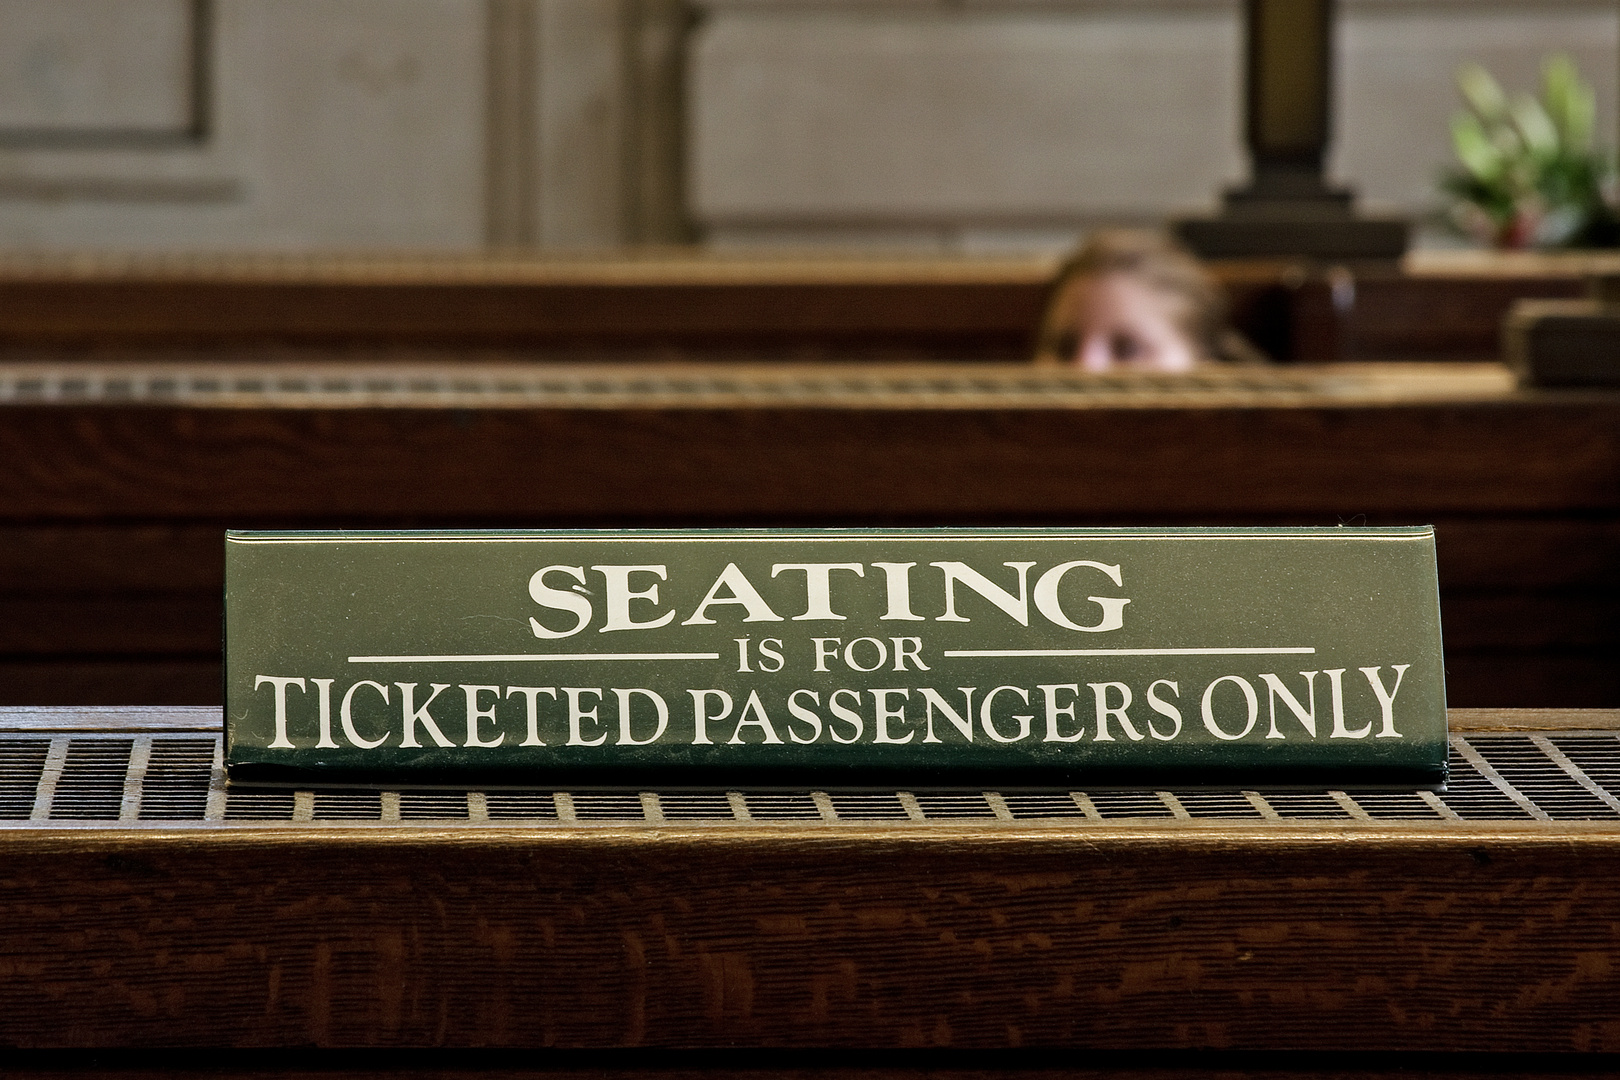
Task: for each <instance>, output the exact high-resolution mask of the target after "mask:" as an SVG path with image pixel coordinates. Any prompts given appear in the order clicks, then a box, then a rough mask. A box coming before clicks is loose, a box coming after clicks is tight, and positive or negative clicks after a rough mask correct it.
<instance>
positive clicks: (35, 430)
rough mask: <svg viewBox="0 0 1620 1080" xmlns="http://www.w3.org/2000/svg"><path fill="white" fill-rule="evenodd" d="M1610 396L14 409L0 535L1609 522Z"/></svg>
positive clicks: (2, 477) (7, 433)
mask: <svg viewBox="0 0 1620 1080" xmlns="http://www.w3.org/2000/svg"><path fill="white" fill-rule="evenodd" d="M1617 419H1620V398H1614V397H1601V396H1589V397H1580V396H1569V397H1553V396H1549V397H1544V398H1541V397H1529V396H1527V397H1526V398H1524V399H1523V400H1512V401H1503V402H1495V403H1490V402H1473V403H1463V404H1447V403H1428V404H1418V405H1410V406H1403V405H1395V406H1387V407H1380V406H1374V407H1345V408H1301V409H1259V408H1256V409H1209V410H1199V409H1167V410H1153V409H1132V410H1121V411H1111V410H1095V411H1087V412H1075V411H1070V410H1042V409H1020V410H996V409H970V410H930V411H921V410H887V409H772V408H752V409H729V410H705V409H687V410H656V409H625V410H614V409H580V410H533V411H529V410H516V409H502V410H472V409H464V410H453V411H435V410H422V409H409V410H406V409H398V410H372V409H361V410H320V409H308V410H302V409H301V410H291V409H286V410H277V409H264V410H255V409H187V408H163V407H142V408H123V409H121V408H110V407H77V406H54V407H40V408H34V407H15V408H13V409H10V410H8V413H7V417H6V420H7V422H6V424H5V425H4V426H3V427H0V461H3V462H4V463H5V466H6V467H5V468H4V469H3V470H0V520H6V519H9V520H10V521H13V522H23V521H30V520H35V521H37V520H39V519H49V520H51V521H53V522H56V523H62V522H68V521H75V520H77V521H82V522H85V523H92V522H101V521H105V520H107V519H109V518H124V519H126V520H127V519H131V518H137V519H140V518H144V519H149V520H150V519H157V520H159V521H175V522H177V523H178V522H184V521H186V520H187V519H192V520H194V519H195V518H196V517H198V516H200V515H204V514H206V515H207V516H209V517H212V518H215V519H224V520H236V521H243V520H251V519H255V518H260V519H262V518H269V517H274V518H276V519H279V520H288V521H292V520H304V521H316V520H325V521H331V522H333V523H342V522H346V521H349V522H355V521H362V520H366V519H375V518H379V517H390V518H396V519H401V518H412V517H433V518H439V519H448V518H458V517H460V518H470V517H479V518H485V519H489V518H507V519H527V520H536V519H540V520H550V521H558V522H561V521H586V520H590V521H603V522H605V521H609V520H621V521H622V520H634V519H636V518H638V517H639V518H641V519H642V520H662V521H666V522H668V521H673V520H678V519H682V518H685V519H691V520H693V521H714V520H745V519H746V520H761V519H770V520H784V521H785V520H823V521H825V520H834V519H838V518H844V519H846V520H857V519H860V520H873V519H875V518H883V519H887V520H902V519H908V520H926V519H932V520H950V521H953V522H961V523H966V522H967V521H972V520H985V519H990V518H1000V519H1003V520H1005V519H1007V518H1009V517H1022V518H1033V517H1042V516H1044V517H1045V518H1047V519H1049V520H1050V519H1056V518H1073V517H1075V516H1079V515H1085V516H1088V517H1093V518H1095V517H1098V516H1102V515H1133V514H1134V515H1160V514H1173V515H1180V516H1183V517H1186V516H1195V515H1207V516H1220V517H1223V518H1231V517H1233V516H1238V515H1243V516H1247V515H1255V514H1262V515H1279V514H1291V515H1311V516H1316V517H1318V518H1322V517H1326V518H1329V519H1332V518H1334V517H1335V516H1343V517H1346V518H1348V517H1351V516H1354V515H1356V514H1368V515H1374V514H1377V515H1391V514H1403V515H1413V514H1417V515H1423V516H1426V517H1427V516H1436V515H1446V514H1461V513H1480V512H1491V513H1494V514H1504V513H1514V514H1521V515H1522V514H1538V513H1565V514H1568V513H1571V512H1590V511H1607V510H1611V509H1613V508H1614V507H1615V504H1616V502H1617V498H1620V488H1617V485H1616V478H1617V477H1620V424H1617V423H1616V420H1617Z"/></svg>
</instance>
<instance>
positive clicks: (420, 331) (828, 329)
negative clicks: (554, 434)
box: [0, 252, 1589, 363]
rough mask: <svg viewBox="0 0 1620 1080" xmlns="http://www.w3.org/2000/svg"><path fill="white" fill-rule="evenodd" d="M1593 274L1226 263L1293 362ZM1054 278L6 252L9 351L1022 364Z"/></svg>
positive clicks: (701, 263)
mask: <svg viewBox="0 0 1620 1080" xmlns="http://www.w3.org/2000/svg"><path fill="white" fill-rule="evenodd" d="M1430 261H1431V263H1432V262H1433V260H1430ZM1584 269H1589V268H1588V267H1585V266H1584V265H1583V264H1580V263H1578V262H1559V261H1557V260H1552V261H1544V262H1541V263H1536V264H1530V263H1521V264H1518V265H1513V264H1510V263H1503V262H1501V261H1500V260H1497V261H1496V262H1494V263H1493V262H1487V263H1486V264H1477V263H1469V262H1467V261H1462V262H1458V261H1455V260H1454V261H1453V263H1452V264H1450V265H1430V266H1428V267H1427V268H1422V272H1420V273H1411V272H1406V273H1398V272H1392V271H1388V270H1385V271H1368V270H1366V269H1365V268H1363V269H1361V270H1360V271H1359V272H1357V273H1354V274H1352V273H1350V271H1347V270H1345V269H1344V268H1337V269H1332V270H1327V269H1324V268H1322V267H1317V266H1311V265H1307V264H1299V263H1294V262H1288V261H1275V260H1273V261H1233V262H1222V263H1215V264H1212V265H1211V271H1212V273H1213V275H1214V277H1215V278H1216V279H1217V281H1218V282H1219V283H1220V284H1221V285H1222V287H1223V288H1224V290H1225V292H1226V295H1227V298H1228V300H1229V302H1230V306H1231V309H1232V315H1233V320H1234V322H1235V324H1236V326H1237V327H1238V329H1240V330H1242V331H1243V332H1244V333H1245V334H1247V335H1248V336H1249V337H1250V338H1251V339H1252V340H1254V341H1255V342H1256V343H1257V344H1259V345H1260V346H1261V348H1262V349H1263V350H1265V351H1266V352H1267V353H1268V354H1269V355H1271V356H1272V357H1273V358H1274V359H1278V360H1283V361H1294V360H1306V361H1317V360H1355V359H1374V360H1382V359H1408V360H1409V359H1432V360H1462V359H1482V358H1490V357H1494V356H1496V355H1497V354H1498V344H1497V334H1498V327H1499V325H1500V323H1501V320H1502V317H1503V315H1504V314H1505V313H1506V311H1507V308H1508V307H1509V306H1510V305H1511V303H1512V301H1513V300H1515V299H1517V298H1521V297H1568V296H1576V295H1579V294H1580V293H1581V290H1582V288H1583V285H1582V278H1583V270H1584ZM1055 270H1056V261H1055V260H1052V259H1044V258H1036V259H1008V258H971V257H957V258H945V259H939V258H912V259H903V258H901V259H870V258H869V259H838V258H798V259H785V258H776V259H772V258H768V257H766V258H749V257H716V256H713V255H707V256H705V255H701V254H685V255H683V254H681V253H676V252H672V253H669V254H667V255H665V256H662V257H656V258H646V257H632V258H624V259H610V260H582V259H563V260H552V261H535V260H523V259H500V258H471V259H468V258H461V259H457V258H409V257H404V258H401V257H341V256H314V257H311V256H281V257H276V256H263V255H259V256H254V255H243V256H230V255H216V256H189V257H176V256H139V255H128V256H116V255H109V256H100V257H96V256H61V257H53V256H27V257H21V258H18V257H10V258H0V349H13V350H29V349H69V350H83V349H92V350H98V351H101V352H103V353H107V352H111V353H117V352H121V351H129V350H142V349H173V348H207V349H217V348H221V347H228V346H238V347H239V346H270V347H290V348H308V347H312V346H343V347H377V346H412V347H422V348H436V349H445V350H455V351H463V352H464V351H466V350H476V349H517V350H540V351H557V350H563V351H568V350H583V351H586V352H596V353H606V354H611V353H614V352H622V351H629V352H633V353H636V354H639V355H641V356H642V357H643V358H645V357H646V356H647V355H648V354H656V353H660V352H664V353H670V354H672V355H675V356H684V357H686V358H692V357H693V356H694V355H695V354H698V353H706V354H709V355H711V356H715V355H724V354H728V353H730V354H735V355H737V356H739V357H740V356H743V355H747V354H749V353H754V354H759V353H764V354H767V355H771V356H776V357H779V358H785V357H793V356H799V357H804V356H819V357H821V358H824V359H837V358H840V357H843V358H848V359H860V358H873V357H890V358H894V357H901V356H905V357H910V358H912V359H929V360H947V359H959V360H963V359H981V360H983V359H1023V358H1026V357H1027V356H1029V355H1030V354H1031V352H1032V348H1033V342H1034V333H1035V327H1036V324H1037V323H1038V321H1039V319H1040V315H1041V311H1042V309H1043V306H1044V304H1045V301H1046V296H1047V293H1048V291H1049V288H1050V282H1051V279H1052V276H1053V274H1054V272H1055ZM1346 275H1349V276H1348V277H1347V276H1346ZM1346 281H1349V282H1352V283H1353V288H1351V289H1350V290H1349V291H1348V292H1347V291H1346V290H1345V288H1344V283H1345V282H1346ZM444 360H445V361H446V362H451V363H453V362H456V361H457V357H456V356H455V354H454V352H451V353H447V354H446V356H445V357H444Z"/></svg>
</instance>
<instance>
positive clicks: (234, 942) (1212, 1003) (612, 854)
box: [0, 709, 1620, 1067]
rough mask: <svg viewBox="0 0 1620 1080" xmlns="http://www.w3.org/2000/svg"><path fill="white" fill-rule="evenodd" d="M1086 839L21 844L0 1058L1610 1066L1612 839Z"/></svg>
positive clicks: (1451, 833) (689, 830) (1312, 826)
mask: <svg viewBox="0 0 1620 1080" xmlns="http://www.w3.org/2000/svg"><path fill="white" fill-rule="evenodd" d="M22 712H24V711H20V710H11V711H8V713H7V714H6V717H4V718H0V719H5V718H10V719H13V720H17V721H26V720H28V719H29V716H28V715H19V713H22ZM29 712H31V713H32V719H33V720H34V721H36V724H35V726H34V727H32V728H27V729H26V730H31V731H62V730H66V731H68V732H70V733H72V734H71V735H70V736H69V737H72V738H79V737H80V735H79V734H78V733H79V732H84V731H86V728H85V727H84V725H86V724H89V723H93V721H94V719H95V716H96V715H97V714H99V713H100V712H101V711H100V710H97V711H96V713H90V712H87V711H84V710H79V711H78V712H77V713H76V715H74V716H73V717H71V718H68V717H61V718H59V719H61V720H63V721H64V722H69V723H71V724H72V725H76V726H72V727H68V728H51V727H49V726H43V721H44V720H45V719H47V718H46V717H45V716H44V714H41V713H39V712H37V711H29ZM102 715H104V716H105V717H106V718H107V719H108V720H111V719H112V718H113V717H114V716H116V715H120V714H118V713H117V711H116V710H115V711H110V712H108V713H105V714H102ZM121 715H122V716H123V718H124V723H125V726H124V727H123V728H122V729H119V730H121V731H122V732H133V731H136V730H140V729H139V728H138V727H137V726H136V725H137V724H138V723H139V722H142V721H143V720H144V722H145V723H146V725H147V726H146V728H145V730H148V731H152V730H153V727H154V724H153V720H154V718H155V717H156V715H157V714H151V713H148V714H145V716H144V718H143V717H142V716H141V715H140V714H137V713H131V712H124V713H122V714H121ZM210 715H212V716H217V715H218V714H217V711H213V710H200V709H199V710H172V711H170V715H169V720H170V722H172V723H173V724H174V726H173V727H171V728H170V729H169V732H170V735H169V736H168V737H175V738H184V737H187V733H188V732H195V731H197V730H198V725H199V724H200V722H202V721H204V720H205V719H206V718H207V717H208V716H210ZM1455 719H1456V720H1457V721H1458V726H1459V728H1460V729H1462V730H1464V731H1479V732H1481V733H1482V734H1481V736H1480V741H1481V742H1484V741H1486V740H1487V739H1488V738H1490V737H1491V736H1489V735H1488V734H1485V733H1488V732H1490V731H1511V730H1526V729H1529V730H1542V731H1552V732H1567V731H1572V730H1578V731H1593V730H1600V731H1613V730H1617V729H1620V717H1617V716H1616V715H1615V713H1614V712H1613V711H1612V710H1605V711H1602V712H1591V711H1587V712H1579V713H1574V714H1570V713H1565V712H1556V713H1550V712H1541V711H1534V710H1532V711H1528V712H1523V713H1518V712H1501V711H1488V710H1469V711H1466V712H1463V713H1462V715H1459V716H1457V717H1456V718H1455ZM188 725H189V726H188ZM110 726H111V725H108V726H107V727H103V728H101V729H100V730H103V731H107V730H109V728H110ZM12 730H17V729H16V727H13V729H12ZM159 733H161V732H159ZM159 733H155V734H154V737H156V735H157V734H159ZM53 737H55V736H53ZM1496 737H1497V738H1501V737H1502V736H1496ZM1553 738H1555V739H1557V738H1562V736H1557V735H1555V736H1553ZM1096 824H1097V823H1095V822H1083V821H1082V822H1051V823H1035V822H1027V821H1002V822H996V823H992V824H990V825H989V826H988V827H987V826H985V825H981V824H976V823H956V822H951V821H927V822H915V823H878V822H862V823H847V824H846V823H841V822H825V823H824V822H811V823H771V822H759V821H756V822H753V823H748V824H743V823H735V824H704V825H701V826H699V825H683V824H668V823H666V824H661V825H660V824H654V823H641V824H638V825H634V826H626V825H614V824H609V823H598V824H593V825H591V826H590V827H588V828H581V827H577V826H572V827H569V828H566V829H562V828H552V829H535V828H515V827H507V826H503V825H501V824H499V823H483V824H479V825H477V826H475V827H466V828H449V829H446V828H425V827H410V826H406V825H402V824H386V823H384V824H377V825H373V826H369V827H365V828H359V827H353V826H351V825H350V824H349V823H336V822H334V823H329V824H328V825H326V826H321V827H311V825H310V824H309V823H303V824H300V825H294V826H292V827H287V826H254V825H251V824H240V825H238V826H236V827H233V828H229V829H218V828H174V827H165V826H164V825H163V824H162V823H161V822H154V823H144V822H134V823H129V824H119V823H112V822H105V823H95V822H85V823H83V824H82V825H80V826H79V827H76V828H71V829H69V828H60V827H55V826H53V825H52V824H50V823H48V822H47V823H42V824H39V825H36V826H35V827H31V828H26V829H19V830H16V831H10V832H7V833H5V834H4V835H0V855H3V858H0V1045H10V1046H13V1047H22V1048H51V1047H115V1046H117V1047H204V1048H207V1047H214V1048H227V1047H235V1048H243V1047H355V1048H361V1047H430V1046H434V1047H507V1048H524V1047H527V1048H531V1050H530V1053H532V1055H533V1057H532V1059H531V1060H532V1062H533V1064H534V1065H535V1066H536V1067H544V1066H545V1065H546V1064H547V1062H549V1061H551V1060H553V1057H552V1055H554V1054H555V1051H556V1050H557V1049H558V1048H568V1047H579V1048H627V1047H655V1048H657V1047H662V1048H674V1049H680V1048H687V1049H696V1050H715V1049H723V1048H724V1049H736V1048H746V1047H756V1048H764V1047H778V1048H780V1047H805V1048H817V1047H820V1048H844V1049H854V1050H860V1049H873V1050H880V1049H898V1048H906V1047H926V1046H933V1047H953V1048H983V1049H990V1050H993V1049H997V1048H1005V1049H1011V1048H1025V1049H1028V1048H1042V1047H1045V1048H1059V1049H1062V1048H1067V1049H1069V1050H1087V1051H1134V1050H1152V1051H1163V1050H1167V1049H1200V1048H1203V1049H1218V1050H1229V1051H1255V1052H1264V1051H1311V1052H1340V1051H1352V1050H1356V1051H1380V1052H1390V1053H1404V1052H1414V1051H1419V1052H1457V1051H1496V1052H1500V1051H1523V1052H1529V1051H1537V1052H1546V1051H1573V1052H1588V1053H1589V1052H1596V1051H1614V1050H1616V1049H1620V1014H1617V1013H1616V1011H1615V1008H1614V1003H1615V1002H1616V1001H1620V821H1617V820H1611V821H1609V822H1599V821H1523V822H1518V821H1505V820H1498V821H1472V822H1455V821H1454V822H1445V821H1437V822H1433V823H1423V822H1415V821H1404V820H1402V821H1386V822H1379V823H1358V822H1337V823H1334V822H1323V821H1310V822H1304V821H1295V822H1286V821H1266V822H1255V823H1253V824H1248V823H1244V822H1238V821H1213V820H1212V821H1197V820H1178V821H1165V822H1162V823H1161V822H1147V821H1117V822H1107V823H1104V824H1106V826H1107V827H1105V828H1098V827H1096Z"/></svg>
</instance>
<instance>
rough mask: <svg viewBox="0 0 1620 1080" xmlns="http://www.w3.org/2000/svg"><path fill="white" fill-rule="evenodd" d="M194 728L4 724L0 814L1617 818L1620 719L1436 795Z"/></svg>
mask: <svg viewBox="0 0 1620 1080" xmlns="http://www.w3.org/2000/svg"><path fill="white" fill-rule="evenodd" d="M222 763H223V758H222V750H221V745H220V740H219V738H218V737H217V736H209V735H201V734H198V733H196V732H191V733H188V734H185V735H181V734H178V733H172V732H161V731H159V732H152V733H139V734H133V735H132V734H130V733H129V732H128V731H127V730H126V731H123V732H119V733H112V732H108V733H100V732H73V733H71V734H63V733H52V734H48V735H42V734H40V733H39V732H23V731H16V732H5V731H0V825H6V824H9V825H10V826H11V827H17V826H19V825H26V824H28V823H33V824H35V825H37V824H39V823H41V822H63V823H70V822H75V821H78V822H84V823H97V822H101V823H105V822H110V821H121V822H140V821H151V822H168V823H182V824H183V823H188V822H189V823H208V824H215V823H224V824H230V823H241V824H253V823H262V822H296V823H315V824H322V823H333V824H339V825H341V824H351V825H352V824H367V823H370V824H377V823H382V824H391V823H392V824H397V823H410V824H412V825H423V826H434V825H444V826H454V825H461V826H466V825H469V824H472V825H476V824H478V823H480V822H486V821H487V822H500V823H507V824H520V825H521V824H525V823H527V824H549V825H552V826H558V825H563V826H567V825H580V824H586V825H588V824H591V823H604V824H617V825H624V824H626V823H642V824H659V823H665V822H691V823H738V822H750V821H753V822H811V823H826V822H907V821H909V822H930V821H941V822H944V821H963V822H974V821H977V822H987V823H990V822H996V821H1002V822H1007V821H1013V822H1021V821H1064V820H1068V821H1075V822H1090V823H1094V824H1095V823H1104V824H1105V823H1107V822H1114V821H1118V822H1130V821H1142V820H1149V819H1159V820H1174V819H1191V820H1216V821H1220V820H1226V821H1249V822H1260V821H1266V822H1274V823H1276V822H1289V821H1313V822H1320V821H1338V822H1346V823H1348V822H1352V821H1360V822H1374V823H1376V822H1400V821H1429V822H1435V821H1442V820H1451V821H1463V822H1467V821H1514V820H1517V821H1530V820H1541V821H1593V822H1615V821H1620V733H1614V732H1569V733H1557V734H1549V735H1542V734H1522V733H1512V734H1469V735H1467V736H1466V737H1465V736H1462V735H1453V736H1452V738H1451V769H1452V772H1451V782H1450V785H1449V787H1448V789H1447V790H1446V791H1445V792H1444V793H1443V794H1434V793H1431V792H1385V793H1367V794H1347V793H1345V792H1342V791H1295V792H1266V793H1258V792H1252V791H1244V792H1238V791H1091V792H1080V791H1007V792H995V791H982V792H981V791H919V792H909V791H876V792H841V791H840V792H820V791H753V792H738V791H673V792H658V793H655V792H633V791H579V792H565V791H538V790H523V789H505V788H501V789H490V790H488V791H462V790H436V789H415V790H406V791H397V792H396V791H378V790H374V789H367V788H348V789H319V790H314V791H307V790H294V789H291V788H285V787H231V786H229V785H227V784H226V783H225V777H224V770H223V764H222Z"/></svg>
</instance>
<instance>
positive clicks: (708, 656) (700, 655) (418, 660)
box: [349, 652, 720, 664]
mask: <svg viewBox="0 0 1620 1080" xmlns="http://www.w3.org/2000/svg"><path fill="white" fill-rule="evenodd" d="M718 659H720V654H719V653H717V652H667V653H666V652H648V653H494V654H489V655H471V656H351V657H349V663H351V664H436V663H450V662H453V661H454V662H467V663H482V664H517V663H543V662H545V661H548V660H556V661H569V662H571V661H575V660H718Z"/></svg>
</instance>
